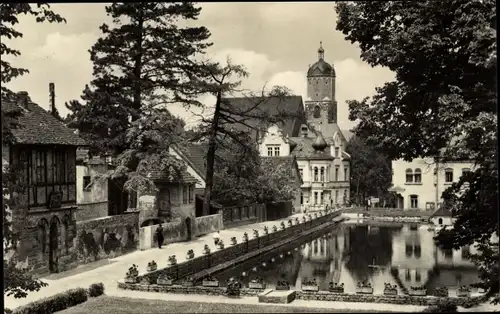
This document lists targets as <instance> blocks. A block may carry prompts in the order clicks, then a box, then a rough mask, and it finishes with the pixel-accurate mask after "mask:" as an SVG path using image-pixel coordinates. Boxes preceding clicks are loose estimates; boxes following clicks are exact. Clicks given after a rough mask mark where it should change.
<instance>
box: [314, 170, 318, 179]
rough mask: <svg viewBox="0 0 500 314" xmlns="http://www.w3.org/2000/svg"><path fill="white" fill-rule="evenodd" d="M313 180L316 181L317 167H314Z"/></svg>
mask: <svg viewBox="0 0 500 314" xmlns="http://www.w3.org/2000/svg"><path fill="white" fill-rule="evenodd" d="M314 182H318V167H314Z"/></svg>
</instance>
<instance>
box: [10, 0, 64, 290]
mask: <svg viewBox="0 0 500 314" xmlns="http://www.w3.org/2000/svg"><path fill="white" fill-rule="evenodd" d="M0 12H1V13H0V21H1V24H0V41H1V43H0V55H1V56H2V60H1V61H0V65H1V67H0V74H1V82H2V86H1V102H2V111H1V118H2V145H3V146H7V147H8V146H10V145H12V144H15V141H14V138H13V136H12V130H13V129H14V128H18V127H23V126H22V125H20V124H19V121H18V117H19V115H20V114H22V113H21V111H20V110H16V109H13V108H12V107H11V106H6V105H5V102H13V101H16V97H15V94H14V92H12V91H11V90H10V89H9V88H8V87H7V84H8V83H9V82H11V81H12V80H14V79H16V78H17V77H19V76H22V75H24V74H26V73H28V72H29V70H28V69H25V68H18V67H16V66H14V65H13V64H11V63H10V62H9V61H7V59H6V57H7V56H11V57H18V56H20V55H21V51H19V50H17V49H13V48H11V47H9V45H8V42H9V40H12V39H15V38H19V37H22V36H23V34H22V33H21V32H20V31H19V30H18V29H16V27H15V25H16V24H18V23H19V17H20V16H22V15H29V16H32V17H34V18H35V19H36V21H37V22H45V21H47V22H49V23H60V22H65V20H64V18H62V17H61V16H60V15H58V14H57V13H54V12H53V11H52V10H51V9H50V6H49V5H48V4H46V3H38V4H36V5H31V4H29V3H2V4H0ZM17 177H18V176H17V171H16V169H12V167H9V166H8V165H4V164H3V160H2V196H3V197H2V198H3V202H2V203H3V225H2V226H3V228H2V229H3V230H2V234H3V248H4V258H3V273H4V288H3V291H4V295H7V296H11V295H12V296H14V297H15V298H24V297H26V296H27V295H28V292H32V291H38V290H40V288H42V287H45V286H46V285H47V284H46V283H44V282H42V281H40V280H38V279H35V278H33V277H32V276H31V275H30V274H29V273H28V271H27V270H25V269H20V268H18V267H16V255H15V248H16V241H17V236H16V234H15V233H13V232H12V231H13V230H12V221H11V218H10V209H11V208H14V207H15V206H16V203H17V201H18V200H17V195H19V194H20V193H19V192H21V191H22V190H23V189H24V188H25V187H24V186H22V185H20V184H19V180H17ZM13 253H14V254H13Z"/></svg>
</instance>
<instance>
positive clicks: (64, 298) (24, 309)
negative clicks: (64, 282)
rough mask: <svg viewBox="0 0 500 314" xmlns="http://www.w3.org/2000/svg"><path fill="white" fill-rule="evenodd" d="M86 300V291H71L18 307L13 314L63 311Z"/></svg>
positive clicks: (81, 289) (44, 313) (80, 289)
mask: <svg viewBox="0 0 500 314" xmlns="http://www.w3.org/2000/svg"><path fill="white" fill-rule="evenodd" d="M87 300H88V295H87V290H86V289H83V288H78V289H71V290H67V291H65V292H61V293H58V294H55V295H53V296H51V297H48V298H45V299H40V300H38V301H35V302H31V303H28V304H26V305H24V306H21V307H18V308H16V309H15V310H14V311H13V314H46V313H55V312H59V311H62V310H65V309H67V308H69V307H72V306H75V305H78V304H81V303H83V302H86V301H87Z"/></svg>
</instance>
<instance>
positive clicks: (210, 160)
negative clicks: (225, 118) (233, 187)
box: [203, 91, 222, 216]
mask: <svg viewBox="0 0 500 314" xmlns="http://www.w3.org/2000/svg"><path fill="white" fill-rule="evenodd" d="M221 102H222V91H219V92H217V101H216V102H215V112H214V120H213V122H212V127H211V130H210V137H209V139H208V151H207V174H206V178H205V197H204V199H203V216H206V215H208V214H209V213H210V200H211V198H212V187H213V178H214V165H215V150H216V147H215V141H216V137H217V129H218V127H219V117H220V107H221Z"/></svg>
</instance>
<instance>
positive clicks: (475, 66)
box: [336, 0, 499, 295]
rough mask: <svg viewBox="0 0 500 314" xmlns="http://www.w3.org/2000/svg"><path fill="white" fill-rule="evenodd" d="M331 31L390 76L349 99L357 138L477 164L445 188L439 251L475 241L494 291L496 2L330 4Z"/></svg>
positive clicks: (397, 150) (393, 151) (392, 152)
mask: <svg viewBox="0 0 500 314" xmlns="http://www.w3.org/2000/svg"><path fill="white" fill-rule="evenodd" d="M336 10H337V13H338V21H337V29H338V30H340V31H342V32H343V34H344V35H345V36H346V39H347V40H349V41H351V42H352V43H357V44H358V45H359V47H360V49H361V58H362V59H363V60H364V61H366V62H368V63H369V64H370V65H372V66H384V67H388V68H389V69H390V70H392V71H393V72H394V73H395V74H396V80H395V81H393V82H388V83H386V84H385V85H384V86H383V87H380V88H378V89H377V93H376V95H375V96H373V98H365V99H364V100H363V101H360V102H358V101H350V102H349V109H350V113H349V118H350V119H351V120H356V119H359V125H358V126H357V127H356V130H355V131H356V134H359V135H362V136H363V137H366V138H367V143H370V144H373V145H376V146H378V147H379V148H382V149H383V151H384V153H387V155H388V156H389V157H390V158H391V159H397V158H403V159H405V160H411V159H414V158H418V157H426V156H431V157H436V161H437V162H440V163H441V162H446V161H449V160H457V159H471V160H474V162H475V165H476V167H475V170H474V171H473V172H472V173H470V174H468V175H467V176H463V177H461V179H460V181H459V182H458V183H456V184H453V185H452V187H451V188H449V189H447V190H446V191H445V193H443V198H444V199H445V201H448V202H451V203H452V204H454V205H453V206H454V207H455V214H456V218H457V219H456V221H455V223H454V226H453V229H452V230H451V231H450V232H441V233H440V234H439V235H438V237H437V238H436V240H437V242H438V244H439V245H440V246H441V247H444V248H455V249H458V248H459V247H461V246H464V245H470V244H473V243H478V244H479V246H478V248H479V254H477V255H476V256H474V260H475V261H476V263H477V264H478V265H479V266H480V267H479V269H480V272H481V279H482V285H483V287H484V288H487V289H488V291H489V294H490V295H494V294H495V293H497V292H498V291H499V286H498V278H499V266H498V265H499V264H498V262H499V255H498V240H497V239H498V229H499V224H498V214H499V213H498V184H497V176H498V169H497V164H496V159H497V133H496V130H497V108H496V105H497V93H496V86H497V84H496V79H495V78H496V66H497V58H496V6H495V2H494V1H492V0H474V1H467V2H463V1H455V0H448V1H418V2H417V1H405V2H400V1H390V2H382V1H370V2H368V1H360V2H356V3H353V2H343V3H339V4H338V5H337V6H336ZM492 236H496V237H497V239H496V240H492Z"/></svg>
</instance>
